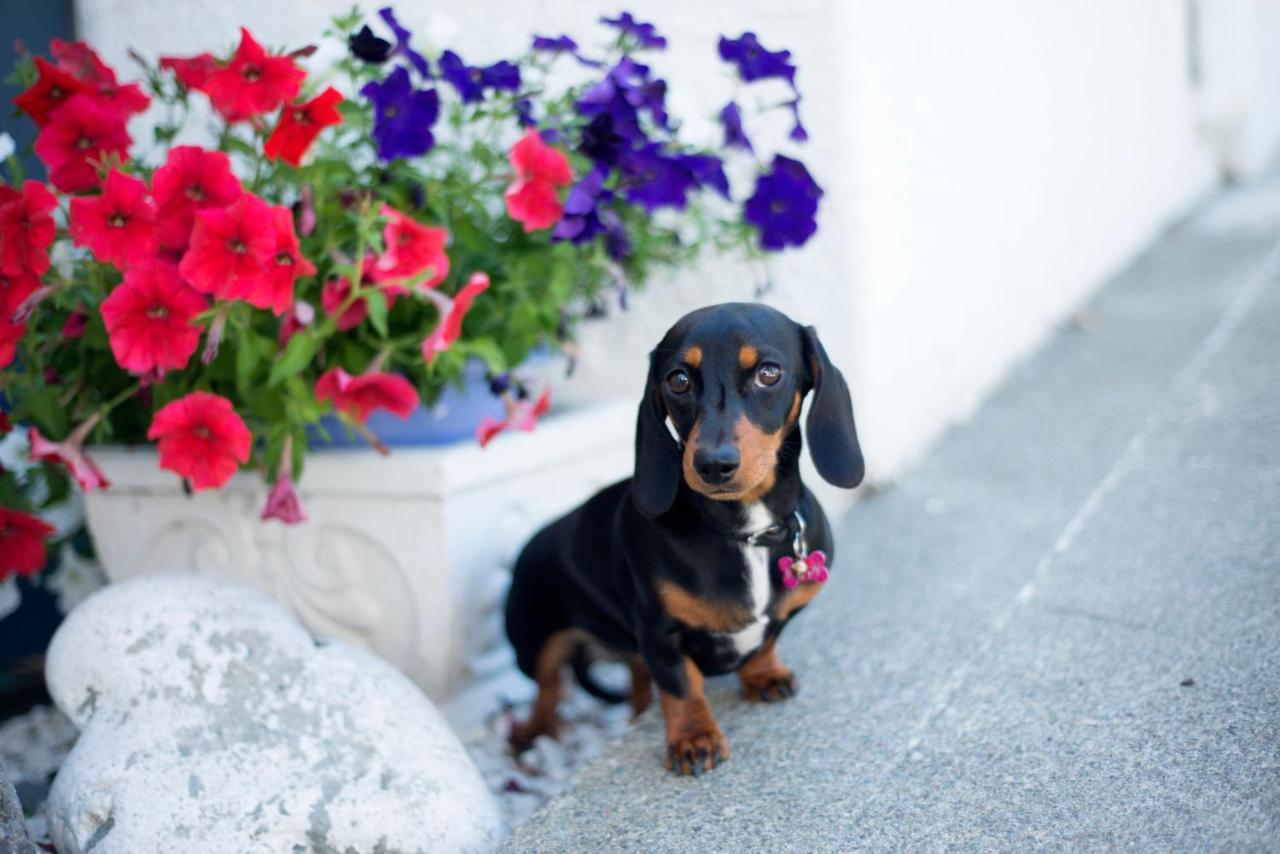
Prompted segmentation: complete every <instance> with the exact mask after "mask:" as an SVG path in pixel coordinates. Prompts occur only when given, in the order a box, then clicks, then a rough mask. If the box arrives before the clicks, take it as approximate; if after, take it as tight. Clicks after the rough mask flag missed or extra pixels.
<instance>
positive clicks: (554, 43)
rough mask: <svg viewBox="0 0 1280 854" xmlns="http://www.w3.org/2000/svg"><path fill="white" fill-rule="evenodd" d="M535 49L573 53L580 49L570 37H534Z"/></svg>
mask: <svg viewBox="0 0 1280 854" xmlns="http://www.w3.org/2000/svg"><path fill="white" fill-rule="evenodd" d="M533 49H534V50H547V51H555V52H556V53H573V52H574V51H575V50H577V49H578V43H577V42H576V41H574V40H573V39H571V38H569V37H568V36H534V37H533Z"/></svg>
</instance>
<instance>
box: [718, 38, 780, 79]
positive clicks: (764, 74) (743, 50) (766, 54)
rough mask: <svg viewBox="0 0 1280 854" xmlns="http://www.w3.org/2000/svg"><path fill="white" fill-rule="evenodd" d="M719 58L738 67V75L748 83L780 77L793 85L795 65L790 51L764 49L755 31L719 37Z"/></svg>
mask: <svg viewBox="0 0 1280 854" xmlns="http://www.w3.org/2000/svg"><path fill="white" fill-rule="evenodd" d="M720 58H721V59H723V60H724V61H725V62H731V63H733V64H734V65H736V66H737V67H738V76H740V77H741V78H742V79H743V80H745V81H746V82H748V83H750V82H752V81H753V80H766V79H768V78H771V77H780V78H782V79H783V80H786V81H787V82H788V83H791V84H793V85H794V83H795V78H796V67H795V66H794V65H792V64H791V51H789V50H778V51H772V50H766V49H765V47H764V45H762V44H760V42H759V41H758V40H757V39H756V34H755V33H743V34H742V35H740V36H738V37H737V38H736V39H729V38H725V37H724V36H721V37H720Z"/></svg>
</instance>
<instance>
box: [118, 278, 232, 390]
mask: <svg viewBox="0 0 1280 854" xmlns="http://www.w3.org/2000/svg"><path fill="white" fill-rule="evenodd" d="M207 307H208V306H207V305H206V303H205V300H204V297H202V296H200V295H199V294H198V293H196V292H195V291H193V290H191V288H189V287H187V285H186V283H185V282H183V281H182V278H181V276H179V275H178V268H177V267H175V266H174V265H173V264H171V263H169V262H167V261H160V260H149V261H143V262H141V263H139V264H136V265H134V266H133V267H130V268H129V270H128V272H126V273H125V274H124V281H123V282H121V283H120V284H118V285H116V287H115V290H113V291H112V292H111V294H110V295H109V296H108V297H107V298H106V299H104V300H103V301H102V306H101V311H102V320H103V323H104V324H105V325H106V327H107V340H108V343H109V344H110V345H111V353H112V355H114V356H115V357H116V362H117V363H118V364H119V365H120V367H122V368H124V369H125V370H126V371H129V372H130V373H133V374H146V373H150V372H152V371H158V372H159V373H161V374H163V373H164V372H165V371H176V370H180V369H181V368H184V367H186V364H187V362H188V361H189V360H190V359H191V354H192V353H194V352H195V351H196V347H197V345H199V343H200V332H201V329H200V327H199V326H197V325H196V324H195V322H194V320H195V317H196V315H198V314H199V313H200V312H202V311H204V310H205V309H206V308H207Z"/></svg>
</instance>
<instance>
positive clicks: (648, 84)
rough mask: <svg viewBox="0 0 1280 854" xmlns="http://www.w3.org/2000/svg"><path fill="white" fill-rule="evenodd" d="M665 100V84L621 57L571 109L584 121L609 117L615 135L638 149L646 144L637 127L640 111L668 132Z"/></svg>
mask: <svg viewBox="0 0 1280 854" xmlns="http://www.w3.org/2000/svg"><path fill="white" fill-rule="evenodd" d="M666 97H667V84H666V81H664V80H654V79H651V78H650V77H649V66H647V65H641V64H640V63H638V62H636V61H635V60H633V59H631V58H630V57H627V56H624V57H623V58H622V59H621V60H619V61H618V64H617V65H615V66H614V67H613V68H611V69H609V73H608V74H606V75H605V77H604V79H603V80H601V81H600V82H599V83H597V84H595V85H594V86H592V87H591V88H590V89H588V90H587V91H586V92H584V93H583V94H582V97H581V98H579V99H578V102H577V103H576V104H575V105H574V107H575V108H576V109H577V111H578V113H579V114H580V115H583V116H587V117H595V116H600V115H608V116H609V117H610V119H611V120H612V130H613V131H614V132H615V133H617V134H618V135H619V136H621V137H622V139H623V140H624V141H625V142H626V143H628V144H631V145H639V144H643V143H644V142H645V141H646V137H645V134H644V130H643V129H642V128H641V125H640V114H641V111H642V110H644V111H647V112H648V113H649V116H650V118H651V119H652V120H653V122H654V124H656V125H657V126H658V127H660V128H662V129H664V130H666V129H669V128H670V119H669V117H668V116H667V106H666Z"/></svg>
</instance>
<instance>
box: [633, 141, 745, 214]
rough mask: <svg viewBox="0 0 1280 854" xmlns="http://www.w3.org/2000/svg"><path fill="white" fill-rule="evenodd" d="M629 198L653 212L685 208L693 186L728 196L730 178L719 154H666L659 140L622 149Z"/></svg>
mask: <svg viewBox="0 0 1280 854" xmlns="http://www.w3.org/2000/svg"><path fill="white" fill-rule="evenodd" d="M618 168H619V169H620V170H621V171H622V184H623V185H624V186H625V187H626V196H627V201H628V202H631V203H633V204H638V205H641V206H642V207H644V209H645V210H646V211H648V212H649V213H652V212H653V211H654V210H656V209H658V208H661V207H672V208H676V209H677V210H683V209H684V207H685V205H686V204H687V203H688V196H689V192H690V191H691V190H695V189H697V188H699V187H710V188H712V189H714V190H716V191H717V192H719V193H720V194H721V195H723V196H725V197H726V198H727V197H728V195H729V182H728V180H727V179H726V178H725V174H724V168H723V165H722V164H721V162H720V160H719V158H716V157H712V156H711V155H709V154H675V155H670V154H665V153H663V152H662V150H661V148H660V147H659V146H658V145H657V144H656V143H650V144H648V145H645V146H642V147H640V148H638V149H632V150H628V151H625V152H623V153H622V155H621V157H620V158H619V160H618Z"/></svg>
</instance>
